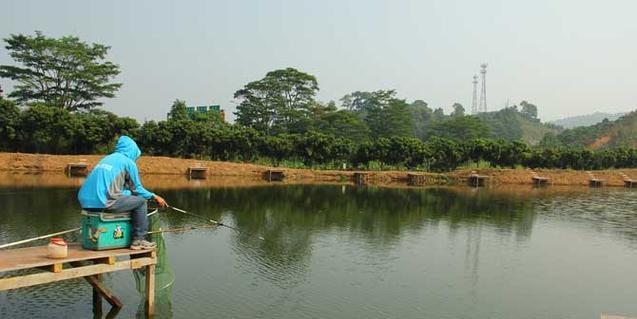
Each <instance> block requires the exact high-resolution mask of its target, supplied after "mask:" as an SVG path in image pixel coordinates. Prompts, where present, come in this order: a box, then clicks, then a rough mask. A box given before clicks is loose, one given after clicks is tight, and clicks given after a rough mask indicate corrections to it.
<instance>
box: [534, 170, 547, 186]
mask: <svg viewBox="0 0 637 319" xmlns="http://www.w3.org/2000/svg"><path fill="white" fill-rule="evenodd" d="M531 173H532V174H533V177H531V179H532V180H533V185H535V186H546V185H549V184H550V183H551V179H550V178H548V177H544V176H540V175H539V174H538V173H536V172H535V171H531Z"/></svg>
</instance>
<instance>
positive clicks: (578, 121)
mask: <svg viewBox="0 0 637 319" xmlns="http://www.w3.org/2000/svg"><path fill="white" fill-rule="evenodd" d="M624 114H626V113H604V112H595V113H593V114H586V115H578V116H571V117H567V118H563V119H559V120H555V121H550V122H548V123H551V124H555V125H559V126H561V127H563V128H567V129H568V128H574V127H578V126H591V125H595V124H597V123H600V122H601V121H603V120H604V119H608V120H609V121H614V120H616V119H618V118H619V117H621V116H622V115H624Z"/></svg>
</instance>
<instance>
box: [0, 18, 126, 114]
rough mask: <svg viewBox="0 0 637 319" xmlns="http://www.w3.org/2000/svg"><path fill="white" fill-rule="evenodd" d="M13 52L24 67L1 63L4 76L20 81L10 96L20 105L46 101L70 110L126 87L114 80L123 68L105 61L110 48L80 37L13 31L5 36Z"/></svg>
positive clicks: (92, 104)
mask: <svg viewBox="0 0 637 319" xmlns="http://www.w3.org/2000/svg"><path fill="white" fill-rule="evenodd" d="M5 42H6V43H7V46H6V47H5V48H6V49H7V50H8V51H9V52H10V53H9V55H10V56H11V58H13V60H15V62H17V63H18V64H21V66H15V65H0V77H3V78H8V79H11V80H14V81H16V82H17V84H16V85H15V86H14V90H13V92H11V93H10V94H9V97H13V98H16V101H17V102H18V103H20V104H29V103H37V102H41V103H45V104H47V105H51V106H56V107H60V108H63V109H66V110H69V111H76V110H80V109H90V108H93V107H96V106H100V105H102V102H99V101H98V100H99V99H101V98H112V97H114V96H115V92H117V90H118V89H119V88H120V87H121V86H122V84H121V83H110V81H111V80H112V79H113V78H114V77H115V76H117V75H118V74H119V67H118V66H117V65H116V64H113V63H111V62H109V61H104V58H105V57H106V54H107V53H108V50H109V49H110V48H109V47H107V46H104V45H101V44H95V43H93V44H91V45H89V44H86V43H84V42H82V41H80V39H79V38H77V37H73V36H66V37H62V38H59V39H55V38H48V37H46V36H44V35H43V34H42V33H41V32H39V31H38V32H36V33H35V36H29V35H22V34H17V35H16V34H13V35H11V36H10V37H9V38H6V39H5Z"/></svg>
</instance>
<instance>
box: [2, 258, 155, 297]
mask: <svg viewBox="0 0 637 319" xmlns="http://www.w3.org/2000/svg"><path fill="white" fill-rule="evenodd" d="M134 261H135V266H138V267H143V266H147V265H153V264H155V263H156V262H157V259H155V258H151V257H144V258H137V259H134ZM124 269H135V268H133V260H123V261H118V262H116V263H115V264H114V265H105V264H95V265H88V266H83V267H78V268H70V269H63V270H62V271H61V272H59V273H52V272H45V273H37V274H31V275H25V276H16V277H10V278H1V279H0V291H2V290H9V289H16V288H22V287H29V286H34V285H40V284H47V283H50V282H55V281H60V280H66V279H73V278H79V277H86V276H92V275H97V274H102V273H107V272H113V271H117V270H124Z"/></svg>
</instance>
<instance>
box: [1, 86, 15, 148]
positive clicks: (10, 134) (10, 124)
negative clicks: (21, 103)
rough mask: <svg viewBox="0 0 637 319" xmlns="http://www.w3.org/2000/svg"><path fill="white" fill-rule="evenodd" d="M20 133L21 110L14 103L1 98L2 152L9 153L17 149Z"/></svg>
mask: <svg viewBox="0 0 637 319" xmlns="http://www.w3.org/2000/svg"><path fill="white" fill-rule="evenodd" d="M19 131H20V109H18V107H16V106H15V104H14V103H13V101H10V100H7V99H3V98H2V96H0V150H4V151H9V150H14V149H16V148H17V146H18V145H17V137H18V132H19Z"/></svg>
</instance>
